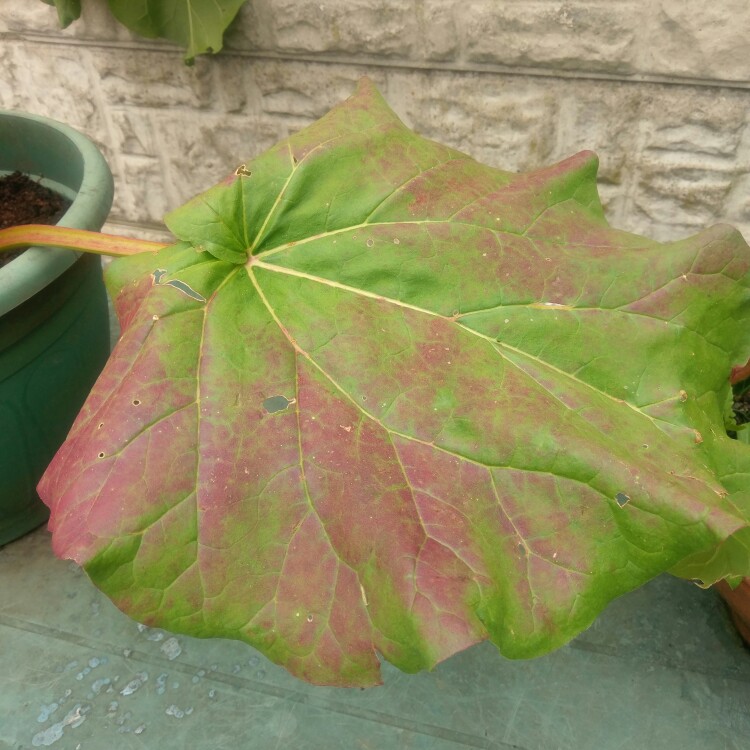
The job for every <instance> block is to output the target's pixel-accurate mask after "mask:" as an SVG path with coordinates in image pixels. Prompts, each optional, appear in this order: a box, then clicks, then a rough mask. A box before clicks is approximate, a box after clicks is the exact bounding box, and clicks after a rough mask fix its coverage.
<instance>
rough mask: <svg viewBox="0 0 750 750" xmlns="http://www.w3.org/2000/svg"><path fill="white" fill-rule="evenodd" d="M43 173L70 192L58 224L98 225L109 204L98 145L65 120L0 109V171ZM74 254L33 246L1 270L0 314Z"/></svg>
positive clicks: (108, 180)
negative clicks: (71, 197)
mask: <svg viewBox="0 0 750 750" xmlns="http://www.w3.org/2000/svg"><path fill="white" fill-rule="evenodd" d="M16 169H18V170H20V171H22V172H26V173H31V174H35V175H42V176H44V177H46V178H48V179H49V180H51V181H53V182H57V183H58V184H59V185H61V186H63V187H64V188H67V190H69V191H70V192H71V193H73V194H74V198H73V201H72V203H71V204H70V206H69V207H68V210H67V211H66V212H65V213H64V214H63V216H62V217H61V218H60V220H59V221H58V222H57V223H58V225H59V226H64V227H72V228H76V229H92V230H98V229H101V227H102V225H103V224H104V221H105V220H106V218H107V215H108V214H109V210H110V208H111V206H112V198H113V194H114V184H113V180H112V173H111V171H110V169H109V165H108V164H107V162H106V160H105V159H104V156H103V155H102V153H101V152H100V151H99V149H98V147H97V146H96V145H95V144H94V143H93V142H92V141H91V140H90V139H89V138H87V137H86V136H85V135H83V134H82V133H80V132H79V131H77V130H75V129H74V128H72V127H70V126H68V125H65V124H64V123H61V122H58V121H56V120H53V119H50V118H48V117H43V116H41V115H33V114H29V113H26V112H19V111H14V110H3V109H0V170H2V171H15V170H16ZM78 257H79V253H75V252H73V251H71V250H64V249H61V248H59V249H49V248H39V247H32V248H29V250H27V251H26V252H25V253H23V254H22V255H20V256H19V257H18V258H15V259H14V260H12V261H11V262H10V263H7V264H6V265H5V266H3V267H2V268H0V315H4V314H5V313H6V312H8V311H9V310H12V309H13V308H15V307H17V306H18V305H20V304H22V303H23V302H25V301H26V300H28V299H30V298H31V297H33V296H34V295H35V294H37V293H38V292H40V291H41V290H42V289H44V288H45V287H46V286H47V285H48V284H50V283H51V282H52V281H54V280H55V279H56V278H57V277H58V276H60V275H61V274H62V273H63V272H64V271H66V270H67V269H68V268H69V267H70V266H71V265H72V264H73V263H74V262H75V260H76V259H77V258H78Z"/></svg>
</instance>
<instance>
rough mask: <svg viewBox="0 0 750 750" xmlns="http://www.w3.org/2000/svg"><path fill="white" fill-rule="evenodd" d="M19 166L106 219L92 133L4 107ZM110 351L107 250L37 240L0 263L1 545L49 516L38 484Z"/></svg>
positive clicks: (3, 163)
mask: <svg viewBox="0 0 750 750" xmlns="http://www.w3.org/2000/svg"><path fill="white" fill-rule="evenodd" d="M16 170H19V171H21V172H24V173H27V174H30V175H36V176H41V177H42V178H43V179H42V182H43V184H46V185H47V186H48V187H51V188H52V189H54V190H57V191H58V192H60V193H61V194H62V195H63V196H64V197H66V198H68V199H69V200H72V203H71V205H70V207H69V209H68V210H67V211H66V213H65V214H64V215H63V217H62V218H61V219H60V221H59V222H58V223H59V224H60V225H62V226H67V227H75V228H79V229H100V228H101V226H102V224H103V223H104V221H105V219H106V217H107V214H108V213H109V209H110V207H111V205H112V195H113V183H112V174H111V172H110V170H109V167H108V166H107V163H106V161H105V160H104V157H103V156H102V155H101V153H100V152H99V151H98V149H97V148H96V146H95V145H94V144H93V143H92V142H91V141H90V140H88V139H87V138H86V137H84V136H83V135H81V134H80V133H78V132H76V131H75V130H73V129H71V128H69V127H68V126H66V125H63V124H61V123H58V122H55V121H54V120H49V119H46V118H43V117H37V116H34V115H27V114H22V113H19V112H8V111H3V110H0V174H5V173H8V172H13V171H16ZM108 355H109V315H108V308H107V297H106V292H105V290H104V284H103V281H102V273H101V263H100V260H99V258H98V257H96V256H81V257H79V255H78V254H76V253H73V252H70V251H68V250H62V249H54V250H50V249H42V248H30V249H29V250H27V251H26V252H25V253H23V254H22V255H21V256H20V257H18V258H16V259H15V260H12V261H11V262H10V263H8V264H7V265H5V266H3V267H2V268H0V545H3V544H7V543H8V542H10V541H12V540H13V539H16V538H17V537H19V536H21V535H23V534H25V533H26V532H28V531H30V530H31V529H33V528H35V527H37V526H39V525H40V524H42V523H44V522H45V521H46V519H47V516H48V510H47V507H46V506H45V505H44V504H43V503H42V502H41V501H40V500H39V498H38V497H37V494H36V489H35V488H36V484H37V482H38V481H39V478H40V477H41V475H42V473H43V472H44V469H45V468H46V466H47V464H48V463H49V461H50V460H51V459H52V456H53V455H54V453H55V451H56V450H57V448H58V447H59V446H60V444H61V443H62V442H63V440H64V439H65V436H66V434H67V432H68V430H69V428H70V426H71V424H72V423H73V420H74V418H75V416H76V414H77V413H78V410H79V409H80V407H81V405H82V404H83V402H84V400H85V398H86V395H87V394H88V392H89V390H90V389H91V386H92V385H93V384H94V381H95V380H96V378H97V376H98V374H99V372H100V371H101V369H102V367H103V366H104V363H105V361H106V359H107V357H108Z"/></svg>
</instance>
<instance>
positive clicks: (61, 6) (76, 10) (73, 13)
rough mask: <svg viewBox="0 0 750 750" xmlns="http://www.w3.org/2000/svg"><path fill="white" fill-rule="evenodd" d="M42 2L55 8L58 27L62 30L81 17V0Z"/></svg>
mask: <svg viewBox="0 0 750 750" xmlns="http://www.w3.org/2000/svg"><path fill="white" fill-rule="evenodd" d="M42 2H43V3H47V5H54V6H55V8H56V9H57V17H58V18H59V20H60V26H61V27H62V28H63V29H66V28H67V27H68V26H70V24H71V23H73V21H76V20H78V19H79V18H80V17H81V0H42Z"/></svg>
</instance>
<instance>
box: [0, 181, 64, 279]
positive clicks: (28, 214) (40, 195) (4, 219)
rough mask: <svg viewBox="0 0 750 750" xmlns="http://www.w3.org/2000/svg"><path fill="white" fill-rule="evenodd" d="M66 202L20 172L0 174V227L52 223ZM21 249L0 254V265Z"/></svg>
mask: <svg viewBox="0 0 750 750" xmlns="http://www.w3.org/2000/svg"><path fill="white" fill-rule="evenodd" d="M68 205H70V204H69V203H68V201H66V200H65V199H64V198H63V197H62V196H60V195H58V194H57V193H56V192H54V191H53V190H50V189H49V188H47V187H44V185H40V184H39V183H38V182H35V181H34V180H32V179H31V178H30V177H27V176H26V175H24V174H21V172H13V173H12V174H9V175H6V176H5V177H0V229H5V228H6V227H13V226H16V225H18V224H55V223H56V222H57V221H58V220H59V219H60V217H61V216H62V215H63V213H65V210H66V209H67V207H68ZM22 252H23V250H22V249H21V250H14V251H13V252H10V253H2V254H0V267H2V266H4V265H5V264H6V263H8V262H9V261H11V260H13V258H17V257H18V256H19V255H20V254H21V253H22Z"/></svg>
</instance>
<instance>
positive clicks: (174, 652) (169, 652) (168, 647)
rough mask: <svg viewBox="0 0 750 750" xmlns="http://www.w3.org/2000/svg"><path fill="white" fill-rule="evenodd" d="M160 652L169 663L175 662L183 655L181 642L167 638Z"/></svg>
mask: <svg viewBox="0 0 750 750" xmlns="http://www.w3.org/2000/svg"><path fill="white" fill-rule="evenodd" d="M160 650H161V652H162V653H163V654H164V655H165V656H166V657H167V659H169V661H174V660H175V659H176V658H177V657H178V656H179V655H180V654H181V653H182V646H180V642H179V641H178V640H177V639H176V638H175V637H174V636H172V637H171V638H167V640H166V641H164V643H162V644H161V649H160Z"/></svg>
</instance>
